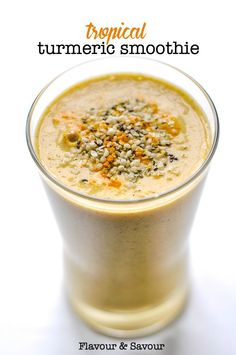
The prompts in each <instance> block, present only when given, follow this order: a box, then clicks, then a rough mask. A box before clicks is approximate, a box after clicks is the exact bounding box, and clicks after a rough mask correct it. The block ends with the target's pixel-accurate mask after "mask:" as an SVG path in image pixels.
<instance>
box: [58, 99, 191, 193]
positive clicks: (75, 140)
mask: <svg viewBox="0 0 236 355" xmlns="http://www.w3.org/2000/svg"><path fill="white" fill-rule="evenodd" d="M61 116H62V118H65V119H66V120H67V122H68V125H69V124H71V121H72V120H73V125H74V124H75V122H76V120H77V121H78V122H77V127H78V131H77V130H74V129H69V130H68V131H67V132H65V133H64V140H63V143H64V144H65V143H66V144H68V146H69V147H76V148H77V154H76V155H77V159H79V160H81V161H83V166H84V167H86V168H88V169H89V170H90V171H93V172H99V173H100V174H101V176H102V177H105V178H107V179H108V186H110V187H115V188H119V187H120V186H121V181H120V180H119V176H120V175H122V177H123V178H124V179H125V180H127V184H128V182H129V181H130V182H136V181H137V180H138V179H140V178H143V177H144V176H153V177H155V178H157V179H159V178H160V177H161V176H162V173H161V171H162V170H163V169H164V168H165V167H166V166H167V165H168V164H170V163H172V162H174V161H176V160H178V157H176V156H175V155H174V154H173V152H171V150H170V149H171V145H172V140H173V139H174V138H175V137H176V136H177V135H178V134H179V133H180V132H182V133H184V131H185V127H184V124H183V121H182V120H181V119H179V118H177V117H174V116H173V115H170V114H168V113H165V112H164V113H163V112H161V111H160V110H159V109H158V106H157V104H156V103H154V102H145V101H144V100H140V99H136V100H133V101H131V100H129V101H128V100H127V101H125V102H118V103H117V104H116V105H113V106H112V107H109V108H107V109H106V110H105V109H103V110H98V112H96V111H95V110H94V109H92V108H91V109H90V110H88V112H87V113H86V114H85V115H84V116H83V117H82V118H81V117H76V115H75V114H74V113H73V114H71V113H70V114H67V113H62V114H61ZM71 125H72V124H71ZM67 128H70V126H69V127H67ZM76 148H74V149H76ZM74 154H75V153H74ZM83 181H84V179H83V180H81V182H83Z"/></svg>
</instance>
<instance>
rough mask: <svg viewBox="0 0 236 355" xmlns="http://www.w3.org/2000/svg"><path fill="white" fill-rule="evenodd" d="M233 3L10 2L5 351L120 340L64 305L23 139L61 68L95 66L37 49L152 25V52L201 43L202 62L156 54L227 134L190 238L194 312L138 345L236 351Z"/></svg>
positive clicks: (205, 352)
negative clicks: (95, 29) (186, 81)
mask: <svg viewBox="0 0 236 355" xmlns="http://www.w3.org/2000/svg"><path fill="white" fill-rule="evenodd" d="M233 3H234V2H233V1H227V0H225V1H207V0H205V1H200V0H198V1H189V0H188V1H183V0H178V1H163V0H162V1H148V0H146V1H143V2H138V1H127V0H126V1H122V0H119V1H115V0H114V1H102V0H100V1H78V0H77V1H70V0H67V1H49V0H48V1H42V0H41V1H37V2H36V1H26V0H22V1H7V2H5V4H2V9H1V22H0V24H1V42H0V48H1V57H0V58H1V67H0V70H1V75H0V85H1V104H0V105H1V106H0V107H1V111H0V112H1V125H0V144H1V161H0V167H1V175H0V176H1V185H0V186H1V195H0V198H1V207H2V210H1V228H0V231H1V242H0V280H1V282H0V298H1V301H0V353H1V354H3V355H8V354H24V355H28V354H34V355H42V354H44V355H49V354H50V355H54V354H56V355H64V354H66V355H75V354H79V353H80V354H82V353H83V352H82V351H78V350H77V342H78V341H88V342H92V343H94V342H98V343H102V342H114V340H112V339H109V338H106V337H104V336H102V335H98V334H96V333H94V332H93V331H91V330H90V329H88V328H87V327H86V326H85V325H84V324H83V323H82V322H81V321H80V320H79V319H78V318H77V316H76V315H74V314H73V312H72V311H71V310H70V308H69V306H68V305H67V303H66V301H65V298H64V294H63V291H62V281H61V280H62V267H61V240H60V235H59V231H58V229H57V226H56V223H55V221H54V219H53V216H52V212H51V210H50V207H49V204H48V201H47V199H46V195H45V193H44V190H43V188H42V186H41V182H40V179H39V176H38V173H37V170H36V167H35V166H34V164H33V162H32V159H31V157H30V155H29V153H28V151H27V147H26V143H25V136H24V129H25V121H26V116H27V112H28V110H29V108H30V105H31V103H32V101H33V99H34V98H35V96H36V94H37V93H38V91H39V90H40V89H41V88H42V87H43V86H44V85H45V84H46V83H47V82H48V81H49V80H50V79H52V78H53V77H54V76H55V75H57V74H58V73H60V72H61V71H63V70H65V69H67V68H68V67H71V66H72V65H74V64H77V63H79V62H82V61H85V60H87V59H88V57H86V56H82V57H81V56H76V55H74V56H65V55H64V56H40V55H39V54H38V52H37V46H36V45H37V43H38V41H42V42H45V43H63V42H64V43H82V42H85V27H84V26H85V25H86V24H87V23H89V22H90V21H92V22H93V23H94V24H96V25H98V26H99V25H103V26H105V25H109V26H116V25H117V26H119V24H120V22H121V21H124V22H125V23H126V24H127V25H131V26H135V25H138V24H141V23H142V22H143V21H146V22H147V24H148V25H147V32H148V35H147V37H146V42H147V43H158V42H165V41H167V40H169V41H173V40H176V41H179V42H185V41H189V42H196V43H198V44H199V46H200V54H198V55H196V56H194V55H186V56H184V55H182V56H171V55H169V56H159V57H158V56H157V55H156V56H152V58H156V59H160V60H164V61H166V62H169V63H171V64H173V65H175V66H178V67H179V68H181V69H183V70H184V71H186V72H187V73H189V74H190V75H192V76H193V77H194V78H196V79H197V80H198V81H199V82H200V83H201V84H202V85H203V86H204V87H205V89H206V90H207V91H208V92H209V94H210V96H211V97H212V99H213V101H214V102H215V105H216V108H217V110H218V113H219V117H220V122H221V137H220V144H219V147H218V151H217V154H216V156H215V159H214V161H213V164H212V167H211V171H210V174H209V178H208V181H207V183H206V186H205V190H204V194H203V196H202V200H201V203H200V207H199V210H198V213H197V216H196V219H195V223H194V226H193V230H192V233H191V239H190V240H191V251H192V269H193V270H192V297H191V300H190V302H189V305H188V307H187V309H186V311H185V313H184V314H183V315H182V317H181V318H179V319H178V320H177V321H176V322H175V323H174V324H172V325H171V326H170V327H169V328H167V329H166V330H164V331H162V332H161V333H159V334H156V335H152V336H150V337H147V338H145V339H140V340H137V341H140V342H146V343H150V342H151V343H152V342H153V343H155V342H161V343H165V344H166V349H165V350H164V351H163V352H162V353H163V354H168V355H175V354H176V355H185V354H186V355H189V354H192V355H195V354H199V353H200V354H202V355H219V354H227V355H233V354H236V337H235V335H236V261H235V260H236V252H235V249H236V241H235V238H236V232H235V219H236V217H235V210H236V209H235V200H236V194H235V172H236V169H235V165H236V151H235V141H236V138H235V137H236V135H235V133H236V124H235V122H236V112H235V111H236V109H235V105H236V104H235V102H236V90H235V85H236V70H235V63H236V55H235V38H234V37H235V35H234V33H236V26H235V10H234V8H233ZM87 353H88V352H87ZM93 353H96V352H93ZM116 353H119V352H118V351H117V352H116ZM121 353H124V354H125V353H132V354H133V353H135V352H134V351H132V352H128V351H127V352H124V351H123V352H121ZM137 353H145V354H146V353H147V354H148V353H149V354H154V352H148V351H147V352H137Z"/></svg>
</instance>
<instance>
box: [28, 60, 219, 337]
mask: <svg viewBox="0 0 236 355" xmlns="http://www.w3.org/2000/svg"><path fill="white" fill-rule="evenodd" d="M119 72H120V73H141V74H145V75H149V76H153V77H157V78H160V79H163V80H165V81H169V82H170V83H172V84H174V85H175V86H178V87H180V88H182V89H183V90H184V91H186V92H187V93H188V94H189V95H191V96H192V97H193V98H194V99H195V101H197V102H198V104H199V105H200V107H201V108H202V110H203V111H204V112H205V114H206V117H207V119H208V123H209V127H210V131H211V147H210V150H209V154H208V156H207V158H206V160H205V161H204V163H203V164H202V166H201V167H200V168H199V169H198V170H197V171H196V172H195V173H194V175H192V176H190V177H189V179H188V180H187V181H185V182H184V183H183V184H182V185H181V186H177V187H176V188H174V189H172V190H171V191H168V192H166V193H163V194H161V195H158V196H154V197H150V198H145V199H140V200H135V201H127V200H126V201H121V200H117V201H113V200H112V201H110V200H109V201H108V200H102V199H98V198H94V197H90V196H86V195H84V194H82V193H80V192H78V191H75V190H72V189H70V188H69V187H67V186H65V185H63V184H62V183H61V182H60V181H57V180H56V179H55V178H54V177H53V176H52V175H50V172H49V171H47V170H45V168H44V167H43V166H42V164H41V162H40V160H39V159H38V157H37V154H36V150H35V143H34V136H35V130H36V127H37V124H38V122H39V120H40V117H41V115H42V113H43V111H44V110H45V108H46V107H47V106H48V105H49V104H50V103H51V102H52V101H53V99H55V97H57V96H58V95H59V94H60V93H61V92H63V91H64V90H65V89H67V88H69V87H71V86H72V85H74V84H76V83H77V82H80V81H83V80H86V79H90V78H92V77H96V76H100V75H104V74H110V73H119ZM218 132H219V124H218V118H217V113H216V110H215V107H214V104H213V103H212V101H211V99H210V97H209V96H208V94H207V93H206V92H205V90H204V89H203V88H202V87H201V86H200V85H199V84H198V83H197V82H196V81H195V80H194V79H192V78H191V77H190V76H188V75H186V74H185V73H183V72H182V71H180V70H178V69H176V68H174V67H172V66H169V65H167V64H164V63H161V62H158V61H155V60H151V59H140V58H137V57H111V58H105V59H98V60H94V61H90V62H86V63H83V64H80V65H78V66H76V67H74V68H72V69H70V70H68V71H66V72H64V73H62V74H61V75H59V76H58V77H57V78H56V79H54V80H53V81H51V82H50V83H49V84H48V85H47V86H46V87H45V88H44V89H43V90H42V91H41V92H40V94H39V95H38V96H37V98H36V99H35V101H34V103H33V105H32V107H31V109H30V112H29V116H28V120H27V129H26V133H27V142H28V146H29V150H30V153H31V155H32V157H33V159H34V161H35V163H36V165H37V167H38V168H39V172H40V174H41V176H42V179H43V182H44V185H45V188H46V190H47V193H48V197H49V200H50V202H51V205H52V208H53V211H54V213H55V216H56V219H57V222H58V225H59V228H60V230H61V233H62V236H63V241H64V256H65V284H66V290H67V293H68V297H69V299H70V301H71V304H72V305H73V307H74V309H75V310H76V312H77V313H78V314H79V315H80V316H81V317H82V318H83V319H84V320H85V321H86V322H87V323H88V324H90V325H91V326H93V327H94V328H95V329H97V330H99V331H101V332H103V333H106V334H108V335H112V336H120V337H131V336H139V335H145V334H147V333H149V332H152V331H154V330H158V329H161V328H162V327H163V326H165V325H166V324H168V323H169V322H170V321H172V320H173V319H174V318H175V317H176V316H177V315H178V314H179V313H180V311H181V310H182V308H183V306H184V304H185V301H186V298H187V294H188V235H189V232H190V228H191V225H192V221H193V218H194V215H195V212H196V208H197V205H198V201H199V198H200V195H201V190H202V187H203V183H204V180H205V177H206V174H207V171H208V167H209V163H210V161H211V159H212V157H213V155H214V152H215V149H216V146H217V141H218Z"/></svg>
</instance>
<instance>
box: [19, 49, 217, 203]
mask: <svg viewBox="0 0 236 355" xmlns="http://www.w3.org/2000/svg"><path fill="white" fill-rule="evenodd" d="M112 58H119V59H121V60H122V59H128V58H129V59H133V58H135V59H139V60H150V61H154V62H157V63H159V64H161V65H164V66H166V67H169V68H171V69H174V70H175V71H177V72H179V73H180V74H182V75H183V76H185V77H186V78H187V79H189V80H190V81H191V82H192V83H193V84H195V85H196V86H197V87H198V89H199V90H200V91H201V92H202V94H203V95H204V96H205V98H206V100H207V102H208V104H209V106H210V108H211V111H212V113H213V120H214V127H215V132H214V136H213V137H212V143H211V147H210V149H209V152H208V154H207V156H206V159H205V160H204V161H203V163H202V164H201V165H200V166H199V168H198V169H197V170H196V171H195V172H194V173H193V174H192V175H190V176H189V178H187V179H186V180H184V181H183V183H181V184H178V185H176V186H175V187H173V188H172V189H169V190H167V191H165V192H162V193H159V194H157V195H152V196H148V197H144V198H139V199H133V200H119V199H105V198H100V197H94V196H90V195H87V194H85V193H82V192H80V191H78V190H75V189H73V188H70V187H69V186H67V185H65V184H63V183H62V182H60V181H59V180H58V179H56V178H55V177H54V176H53V175H52V174H50V172H49V171H48V170H47V169H46V168H45V167H44V166H43V164H42V163H41V162H40V160H39V158H38V156H37V154H36V151H35V149H34V144H33V140H32V137H31V133H30V128H31V120H32V116H33V113H34V109H35V107H36V105H37V103H38V101H39V100H40V98H41V97H42V95H43V94H44V93H45V92H46V90H47V89H48V88H49V87H50V85H52V84H53V83H54V82H55V81H56V80H57V79H59V78H60V77H62V76H63V75H64V74H66V73H68V72H70V71H72V70H73V69H76V68H78V67H80V66H83V65H85V64H88V63H92V62H96V61H104V60H108V59H109V60H112ZM114 73H115V72H114ZM55 98H56V97H55ZM199 106H200V105H199ZM45 108H46V107H45ZM219 130H220V127H219V117H218V114H217V110H216V107H215V105H214V103H213V101H212V99H211V97H210V95H209V94H208V93H207V91H206V90H205V89H204V88H203V87H202V85H201V84H199V83H198V81H197V80H195V79H194V78H193V77H192V76H190V75H189V74H187V73H185V72H184V71H183V70H181V69H179V68H177V67H175V66H173V65H171V64H168V63H165V62H163V61H159V60H156V59H153V58H147V57H142V58H140V57H138V56H129V55H128V56H125V57H122V56H112V57H109V58H96V59H91V60H87V61H85V62H82V63H79V64H76V65H74V66H73V67H70V68H68V69H66V70H64V71H63V72H61V73H60V74H58V75H57V76H55V77H54V78H53V79H52V80H51V81H49V83H48V84H46V85H45V86H44V87H43V88H42V89H41V91H40V92H39V93H38V95H37V96H36V98H35V99H34V101H33V103H32V105H31V107H30V110H29V113H28V115H27V121H26V142H27V145H28V149H29V151H30V154H31V157H32V158H33V160H34V162H35V163H36V165H37V167H38V168H39V170H40V172H41V173H42V174H43V175H44V176H45V177H46V178H47V179H49V181H50V182H52V183H53V184H55V185H56V186H57V187H59V188H60V189H62V190H65V191H66V192H68V193H70V194H73V195H75V196H77V197H79V198H82V199H86V200H90V201H93V202H97V203H99V202H100V203H109V204H121V205H122V204H125V205H128V204H137V203H141V202H149V201H155V200H159V199H161V198H164V197H168V196H169V195H171V194H174V193H176V192H178V191H179V190H181V189H183V188H185V187H187V186H189V185H190V184H191V183H192V182H194V181H195V180H196V179H197V178H198V177H199V176H200V175H201V174H202V173H203V172H204V171H205V170H206V169H207V167H208V166H209V164H210V162H211V160H212V158H213V156H214V154H215V151H216V148H217V145H218V141H219Z"/></svg>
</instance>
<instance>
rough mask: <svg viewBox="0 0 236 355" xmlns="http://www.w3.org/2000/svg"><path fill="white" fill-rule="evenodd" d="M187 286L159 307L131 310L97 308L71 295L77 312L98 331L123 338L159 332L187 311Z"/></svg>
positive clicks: (71, 301)
mask: <svg viewBox="0 0 236 355" xmlns="http://www.w3.org/2000/svg"><path fill="white" fill-rule="evenodd" d="M186 300H187V288H186V287H185V288H181V289H179V290H178V291H176V292H175V293H174V294H172V295H171V297H169V298H168V299H167V300H166V301H165V302H163V303H162V304H159V305H158V306H156V307H152V308H148V309H142V310H138V311H133V310H132V311H129V312H112V311H104V310H100V309H96V308H93V307H91V306H89V305H88V304H85V303H81V302H78V299H75V298H73V297H71V295H69V301H70V303H71V305H72V307H73V308H74V309H75V311H76V313H77V314H78V315H79V316H80V317H81V318H82V319H83V320H85V321H86V323H88V325H90V326H91V327H92V328H93V329H95V330H96V331H98V332H100V333H102V334H105V335H108V336H112V337H120V338H130V337H140V336H145V335H148V334H150V333H153V332H156V331H159V330H161V329H162V328H164V327H165V326H166V325H168V324H169V323H170V322H172V321H173V320H174V319H175V318H176V317H177V316H178V315H179V314H180V313H181V311H182V310H183V308H184V305H185V303H186Z"/></svg>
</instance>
